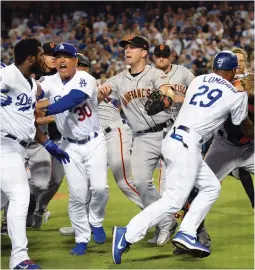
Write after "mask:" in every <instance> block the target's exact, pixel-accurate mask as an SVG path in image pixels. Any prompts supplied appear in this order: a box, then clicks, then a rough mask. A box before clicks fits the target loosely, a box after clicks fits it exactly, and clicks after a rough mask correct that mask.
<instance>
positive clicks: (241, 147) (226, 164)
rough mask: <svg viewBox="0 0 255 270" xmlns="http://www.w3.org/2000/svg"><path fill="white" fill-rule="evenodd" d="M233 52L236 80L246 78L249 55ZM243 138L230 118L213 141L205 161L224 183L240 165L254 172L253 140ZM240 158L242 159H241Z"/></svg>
mask: <svg viewBox="0 0 255 270" xmlns="http://www.w3.org/2000/svg"><path fill="white" fill-rule="evenodd" d="M232 52H233V53H235V54H236V56H237V59H238V68H237V70H236V75H235V79H240V78H242V77H243V76H244V73H245V66H246V65H245V62H246V59H247V55H246V53H245V52H244V51H243V50H242V49H240V48H235V49H233V50H232ZM222 68H224V66H222ZM253 110H254V109H253ZM250 119H253V116H252V117H250ZM224 132H225V133H226V134H228V136H225V137H223V138H222V135H223V134H224ZM242 136H243V135H242V132H241V130H240V127H239V126H235V125H233V124H232V122H231V119H230V118H229V119H228V120H227V122H226V123H225V125H224V127H222V128H221V129H219V130H218V132H217V133H216V136H215V138H214V139H213V144H212V145H211V147H210V148H209V151H208V153H207V155H206V156H205V161H206V163H207V165H208V166H209V167H210V169H212V171H213V172H214V174H215V175H216V176H217V178H218V179H219V180H220V181H223V179H224V178H225V177H226V176H227V175H228V174H229V173H230V172H231V171H232V170H233V169H235V168H238V167H239V163H243V164H250V165H249V166H248V167H249V168H251V171H252V173H253V172H254V169H253V168H254V165H253V164H254V144H253V141H251V140H248V141H247V142H246V143H245V144H241V143H240V142H239V140H240V138H241V137H242ZM239 157H242V158H241V159H239ZM246 173H247V172H246V171H244V172H241V176H242V177H243V175H244V178H245V179H244V181H242V183H244V184H243V186H244V187H246V186H247V185H249V187H251V188H248V192H247V193H248V194H253V195H250V196H251V202H252V206H254V188H253V182H252V179H251V176H250V174H249V173H248V174H249V175H248V177H247V176H246ZM233 175H235V171H233ZM237 178H239V176H237ZM246 190H247V189H246ZM197 194H198V191H197V192H196V193H195V192H193V194H191V196H190V197H189V200H190V203H191V202H192V200H193V199H194V198H195V197H196V196H197ZM252 196H253V197H252ZM203 223H204V221H203V222H202V223H201V225H200V226H199V229H201V234H202V236H203V237H202V239H200V238H199V241H200V242H201V243H202V244H203V245H205V246H206V247H207V248H210V246H211V239H210V237H209V235H208V233H207V230H206V229H205V228H204V226H203ZM201 240H202V241H201ZM182 253H186V251H185V250H184V249H180V248H176V249H175V251H174V254H182Z"/></svg>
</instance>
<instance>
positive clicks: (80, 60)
mask: <svg viewBox="0 0 255 270" xmlns="http://www.w3.org/2000/svg"><path fill="white" fill-rule="evenodd" d="M77 57H78V65H83V66H86V67H90V62H89V59H88V58H87V57H86V56H85V55H83V54H82V53H77Z"/></svg>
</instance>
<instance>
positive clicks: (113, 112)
mask: <svg viewBox="0 0 255 270" xmlns="http://www.w3.org/2000/svg"><path fill="white" fill-rule="evenodd" d="M98 113H99V118H100V124H101V126H102V128H103V129H106V128H107V127H109V125H110V124H111V123H114V122H116V121H120V120H121V119H122V118H121V116H120V112H119V110H118V109H117V108H116V107H115V106H114V105H113V104H112V103H111V102H106V101H102V102H101V103H100V104H99V106H98Z"/></svg>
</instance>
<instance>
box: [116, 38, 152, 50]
mask: <svg viewBox="0 0 255 270" xmlns="http://www.w3.org/2000/svg"><path fill="white" fill-rule="evenodd" d="M127 44H132V45H134V46H135V47H137V48H141V49H144V50H146V51H148V50H149V42H148V41H147V39H146V38H145V37H143V36H131V37H129V38H128V39H123V40H121V41H120V43H119V45H120V47H122V48H125V47H126V45H127Z"/></svg>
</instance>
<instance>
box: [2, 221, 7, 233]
mask: <svg viewBox="0 0 255 270" xmlns="http://www.w3.org/2000/svg"><path fill="white" fill-rule="evenodd" d="M7 234H8V229H7V223H2V227H1V235H7Z"/></svg>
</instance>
